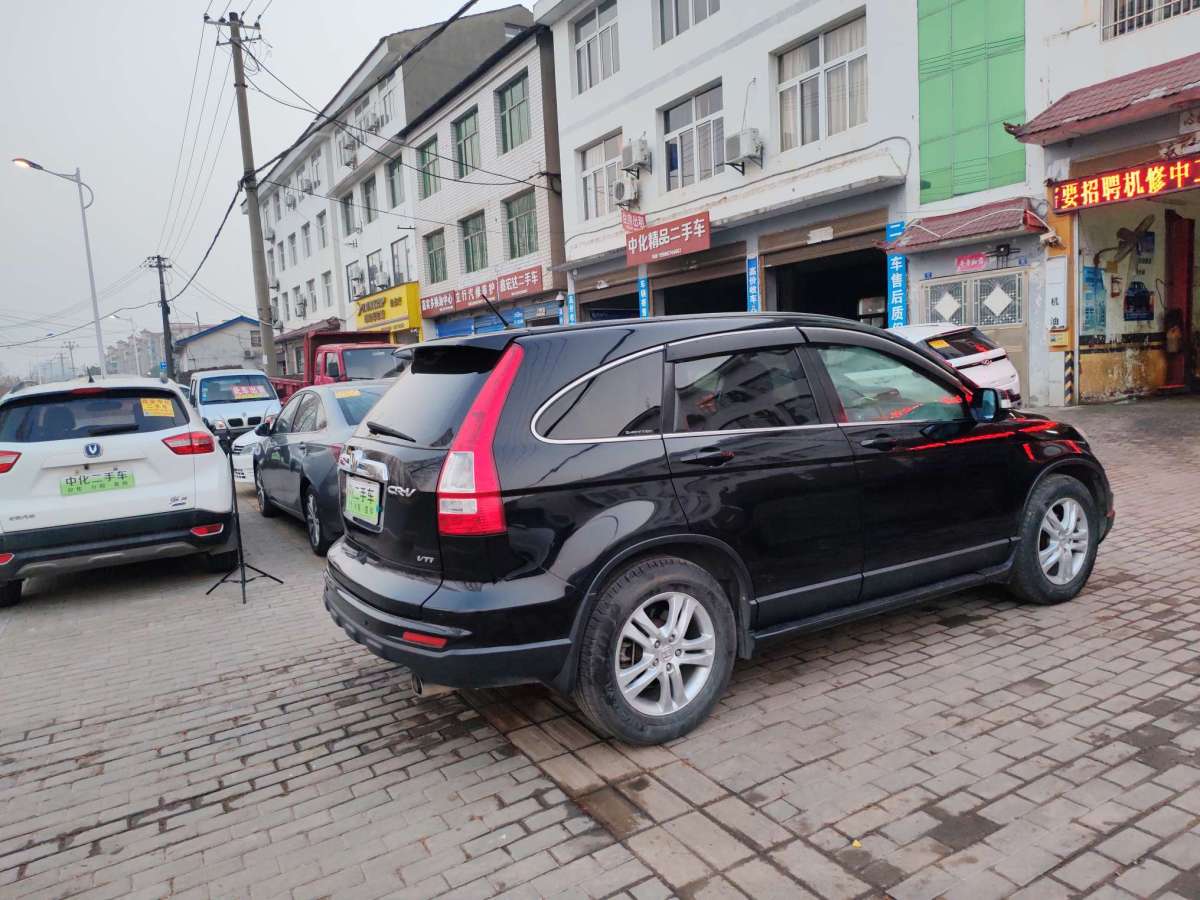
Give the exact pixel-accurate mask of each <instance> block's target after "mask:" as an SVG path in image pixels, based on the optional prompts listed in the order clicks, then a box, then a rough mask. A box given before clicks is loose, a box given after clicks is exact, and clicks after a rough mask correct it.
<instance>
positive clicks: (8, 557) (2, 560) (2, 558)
mask: <svg viewBox="0 0 1200 900" xmlns="http://www.w3.org/2000/svg"><path fill="white" fill-rule="evenodd" d="M12 558H13V555H12V554H11V553H0V566H7V565H8V564H9V563H10V562H12Z"/></svg>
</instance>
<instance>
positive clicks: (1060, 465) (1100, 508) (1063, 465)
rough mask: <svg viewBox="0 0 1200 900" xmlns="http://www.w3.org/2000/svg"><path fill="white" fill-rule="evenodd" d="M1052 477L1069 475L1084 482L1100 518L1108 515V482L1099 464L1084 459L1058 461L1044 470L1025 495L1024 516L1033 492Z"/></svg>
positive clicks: (1075, 458)
mask: <svg viewBox="0 0 1200 900" xmlns="http://www.w3.org/2000/svg"><path fill="white" fill-rule="evenodd" d="M1052 475H1067V476H1070V477H1071V478H1074V479H1075V480H1076V481H1079V482H1082V483H1083V486H1084V487H1086V488H1087V489H1088V493H1089V494H1091V495H1092V499H1093V500H1094V501H1095V503H1096V511H1097V512H1098V513H1099V514H1100V517H1101V518H1102V519H1103V518H1104V517H1105V516H1106V515H1107V514H1108V487H1107V484H1108V481H1107V479H1106V478H1105V476H1104V471H1103V470H1102V469H1101V468H1100V466H1099V464H1098V463H1094V462H1092V461H1091V460H1088V459H1086V458H1083V457H1074V458H1070V459H1063V460H1057V461H1055V462H1053V463H1051V464H1050V465H1048V466H1046V467H1045V468H1044V469H1042V471H1041V472H1039V473H1038V476H1037V478H1035V479H1034V480H1033V483H1032V484H1031V485H1029V490H1028V491H1027V492H1026V493H1025V505H1023V506H1022V508H1021V509H1022V514H1024V509H1025V506H1027V505H1028V504H1029V498H1030V497H1032V496H1033V492H1034V491H1036V490H1037V489H1038V488H1039V487H1040V486H1041V484H1042V482H1044V481H1045V480H1046V479H1047V478H1049V477H1051V476H1052Z"/></svg>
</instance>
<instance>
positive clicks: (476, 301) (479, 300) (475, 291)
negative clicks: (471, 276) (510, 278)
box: [454, 278, 496, 311]
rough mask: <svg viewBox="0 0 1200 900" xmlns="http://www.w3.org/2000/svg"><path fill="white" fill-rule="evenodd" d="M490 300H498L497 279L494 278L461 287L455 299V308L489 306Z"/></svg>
mask: <svg viewBox="0 0 1200 900" xmlns="http://www.w3.org/2000/svg"><path fill="white" fill-rule="evenodd" d="M488 300H491V301H492V302H495V300H496V279H495V278H492V279H490V280H488V281H484V282H482V283H480V284H473V285H471V286H470V287H465V288H461V289H460V290H459V292H458V297H457V299H455V301H454V309H455V310H456V311H457V310H462V309H477V308H478V307H480V306H487V304H488Z"/></svg>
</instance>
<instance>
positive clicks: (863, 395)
mask: <svg viewBox="0 0 1200 900" xmlns="http://www.w3.org/2000/svg"><path fill="white" fill-rule="evenodd" d="M818 352H819V353H820V354H821V360H822V361H823V362H824V363H825V368H826V369H828V370H829V377H830V378H831V379H832V380H833V386H834V389H835V390H836V391H837V395H838V399H839V400H841V403H842V408H843V410H844V418H843V421H846V422H881V421H889V420H898V421H902V420H909V421H923V422H928V421H933V422H947V421H956V420H958V419H963V418H966V409H965V408H964V406H963V401H962V397H961V396H959V394H958V393H957V392H955V391H952V390H950V389H949V388H947V387H946V386H945V385H943V384H942V383H941V382H938V381H935V380H934V379H932V378H930V377H929V376H928V375H925V374H924V373H922V372H918V371H917V370H915V369H912V368H910V367H909V366H908V365H906V364H905V363H903V362H901V361H900V360H898V359H896V358H895V357H893V356H889V355H887V354H886V353H880V352H879V351H878V350H871V349H868V348H867V347H850V346H842V345H834V346H828V347H820V348H818Z"/></svg>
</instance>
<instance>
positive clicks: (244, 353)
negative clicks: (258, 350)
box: [242, 349, 254, 359]
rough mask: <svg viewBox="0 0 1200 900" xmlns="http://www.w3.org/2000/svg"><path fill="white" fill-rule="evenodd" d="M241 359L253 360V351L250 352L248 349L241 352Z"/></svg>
mask: <svg viewBox="0 0 1200 900" xmlns="http://www.w3.org/2000/svg"><path fill="white" fill-rule="evenodd" d="M242 358H243V359H254V351H253V350H250V349H246V350H243V351H242Z"/></svg>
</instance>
